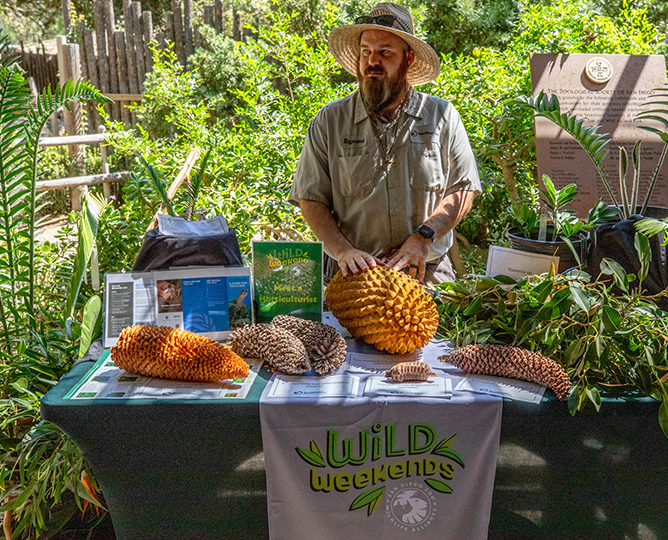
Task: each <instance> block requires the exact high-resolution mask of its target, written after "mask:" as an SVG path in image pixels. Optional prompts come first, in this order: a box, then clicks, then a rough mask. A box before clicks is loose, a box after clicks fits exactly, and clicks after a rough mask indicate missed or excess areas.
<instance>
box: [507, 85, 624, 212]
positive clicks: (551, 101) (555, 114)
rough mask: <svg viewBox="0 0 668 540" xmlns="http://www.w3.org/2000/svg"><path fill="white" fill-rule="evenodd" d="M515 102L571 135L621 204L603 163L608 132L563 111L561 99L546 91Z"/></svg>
mask: <svg viewBox="0 0 668 540" xmlns="http://www.w3.org/2000/svg"><path fill="white" fill-rule="evenodd" d="M515 102H516V103H518V104H519V105H520V106H522V107H525V108H528V109H531V110H532V111H534V112H535V113H536V116H542V117H544V118H547V119H548V120H551V121H552V122H553V123H554V124H555V125H556V126H558V127H560V128H561V129H563V130H564V131H565V132H566V133H568V134H569V135H571V136H572V137H573V138H574V139H575V140H576V141H577V142H578V143H579V144H580V146H581V147H582V149H583V150H584V151H585V152H586V153H587V155H588V156H589V157H590V158H591V160H592V162H593V163H594V166H595V167H596V171H597V172H598V174H599V176H600V177H601V180H602V181H603V184H604V185H605V189H606V190H607V191H608V195H610V198H611V199H612V202H613V204H615V205H616V206H619V203H618V202H617V197H616V196H615V193H614V191H613V190H612V186H611V185H610V183H609V182H608V178H607V176H606V174H605V171H604V168H603V165H602V163H603V160H604V159H605V157H606V156H607V155H608V150H607V148H606V146H607V145H608V143H609V142H610V138H609V135H608V134H607V133H603V134H602V133H597V131H598V129H599V127H592V126H586V125H584V123H583V121H582V120H578V119H577V118H576V117H575V116H573V115H571V114H569V113H562V112H561V108H560V105H559V99H558V98H557V96H555V95H552V96H551V97H549V98H548V97H547V95H546V94H545V93H543V92H540V93H539V94H538V95H537V96H536V97H535V98H534V97H533V96H528V97H527V96H519V97H518V98H517V99H516V100H515Z"/></svg>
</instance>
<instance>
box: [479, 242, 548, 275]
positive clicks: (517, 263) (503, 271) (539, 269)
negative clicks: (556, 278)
mask: <svg viewBox="0 0 668 540" xmlns="http://www.w3.org/2000/svg"><path fill="white" fill-rule="evenodd" d="M552 265H554V268H559V257H557V256H556V255H555V256H554V257H551V256H550V255H542V254H540V253H529V252H527V251H519V250H517V249H511V248H505V247H501V246H489V255H488V256H487V272H486V275H488V276H490V277H494V276H499V275H503V276H508V277H511V278H513V279H521V278H524V277H527V276H538V275H540V274H545V273H547V272H549V271H550V267H551V266H552Z"/></svg>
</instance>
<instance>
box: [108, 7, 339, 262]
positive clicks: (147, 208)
mask: <svg viewBox="0 0 668 540" xmlns="http://www.w3.org/2000/svg"><path fill="white" fill-rule="evenodd" d="M297 16H298V15H295V14H289V13H285V12H284V11H282V10H280V9H277V10H276V11H273V12H271V13H269V15H268V17H269V22H270V24H268V25H267V26H266V27H262V28H261V29H260V35H259V36H258V39H257V40H249V41H248V42H247V43H236V44H235V48H236V55H237V61H238V63H239V64H238V65H240V66H243V69H242V70H241V73H242V75H243V78H242V80H241V82H240V84H239V85H238V86H237V87H236V88H234V89H229V94H230V95H231V96H233V99H234V100H235V102H236V107H235V114H234V117H232V118H229V117H228V118H227V119H226V120H223V119H221V118H216V117H214V114H213V113H214V109H215V108H216V107H218V106H220V105H221V104H222V106H223V107H225V106H227V105H228V104H227V101H224V99H223V98H221V97H220V96H216V97H215V98H213V99H209V98H207V97H201V96H199V95H197V91H196V88H197V86H198V85H199V84H200V82H201V80H202V79H201V76H200V75H199V72H194V73H192V72H191V73H189V74H187V75H186V74H184V73H182V71H181V66H179V65H178V62H176V58H175V56H174V54H173V53H172V52H171V51H166V52H159V53H156V57H155V68H154V70H155V76H154V77H151V78H150V79H149V80H147V83H146V86H145V88H146V90H145V100H144V102H143V103H142V105H141V106H139V107H138V108H137V115H138V117H139V118H141V119H142V120H143V119H144V118H147V119H158V118H159V117H160V115H162V114H165V120H164V121H163V125H162V126H161V127H160V129H159V130H156V131H157V133H150V132H149V131H147V130H146V129H144V128H142V127H137V128H135V129H134V130H132V131H131V132H130V133H129V134H126V135H124V136H120V137H118V138H117V139H115V140H114V147H115V149H116V151H117V152H118V153H120V154H121V155H126V156H132V157H136V156H139V155H142V156H144V157H145V158H146V159H147V160H148V161H149V162H151V164H152V165H154V166H155V167H156V168H158V169H159V170H160V171H161V172H162V173H163V174H164V176H165V178H166V179H167V180H168V181H169V179H170V178H172V177H173V176H174V175H175V174H176V171H177V170H178V169H179V168H180V167H181V165H182V163H183V161H184V159H185V156H186V155H187V153H188V151H189V150H190V149H191V148H193V147H199V148H201V149H202V150H203V151H206V150H211V157H210V160H209V166H208V181H207V182H206V184H205V186H204V188H203V190H202V195H201V197H200V200H199V202H198V203H197V205H196V209H195V210H196V213H199V214H201V215H202V216H203V217H212V216H213V215H216V214H222V215H224V216H225V218H226V219H227V221H228V222H229V223H230V225H231V226H233V227H235V228H236V229H237V232H238V235H239V240H240V245H241V248H242V251H243V252H245V253H247V252H249V248H250V240H251V238H263V239H267V238H273V239H279V238H293V239H296V238H301V239H305V238H311V234H310V232H309V230H308V229H307V227H306V225H305V223H304V222H303V220H302V219H301V216H300V215H299V212H298V210H297V209H295V208H294V207H292V206H291V205H289V204H288V203H287V202H286V199H287V193H288V191H289V189H290V187H291V184H292V175H293V173H294V169H295V167H296V164H297V158H298V156H299V153H300V152H301V147H302V144H303V142H304V137H305V136H306V129H307V127H308V124H309V122H310V120H311V118H313V116H315V113H316V112H317V111H318V110H319V109H320V107H322V106H323V105H325V104H326V103H328V102H329V101H331V100H333V99H337V98H339V97H342V96H343V95H345V94H346V93H348V92H350V91H351V90H352V87H350V86H349V85H341V84H338V85H336V84H334V83H333V79H334V77H336V76H337V74H338V71H337V69H336V62H335V60H334V59H333V58H332V56H331V55H330V54H329V52H328V50H327V46H326V43H325V42H323V41H322V40H318V39H317V38H316V36H315V34H311V35H309V36H299V35H296V34H293V33H291V31H290V28H291V27H292V25H293V24H294V19H295V17H297ZM336 16H337V14H336V11H335V10H333V9H332V10H331V11H329V12H328V14H327V18H326V20H325V22H324V24H325V26H324V28H325V30H327V31H328V29H329V28H331V27H332V26H333V25H334V24H335V23H336ZM311 43H314V44H315V45H314V46H312V45H311ZM221 50H222V52H221V54H222V56H223V58H220V59H219V58H217V57H216V54H215V52H216V51H215V50H214V51H211V54H210V55H208V56H206V58H208V60H207V61H208V62H212V63H214V64H218V63H220V62H222V61H224V60H225V58H227V55H228V53H229V51H228V49H225V48H223V49H221ZM204 58H205V55H202V56H201V57H200V60H201V61H203V59H204ZM227 99H230V98H227ZM158 111H160V112H158ZM110 129H111V130H112V131H116V132H120V131H122V130H123V129H124V126H123V125H122V124H119V123H117V124H115V125H113V126H110ZM135 169H136V172H137V173H138V175H139V176H140V177H143V176H144V171H143V170H141V168H140V167H138V166H135ZM147 186H148V184H147V183H146V182H141V181H140V182H139V183H138V184H133V183H128V185H126V189H124V195H123V205H122V206H121V207H120V208H119V209H118V212H119V213H118V215H116V216H115V217H114V219H115V220H120V222H122V223H128V224H129V223H130V219H129V218H128V216H129V214H130V213H134V217H133V220H132V221H133V223H138V222H141V223H142V224H144V223H145V224H146V225H148V223H149V222H150V218H152V216H153V212H154V211H155V209H157V207H158V198H157V196H156V195H155V194H153V193H152V192H151V191H150V189H148V187H147ZM185 200H186V199H185V197H184V195H182V194H179V195H177V198H176V200H175V206H176V210H177V212H182V211H183V210H184V208H185ZM109 217H111V216H106V217H105V218H104V219H103V224H102V227H103V231H111V230H112V229H113V226H111V225H109V224H107V223H105V221H107V220H108V219H109ZM102 236H103V237H105V236H106V235H105V234H104V233H103V234H102ZM106 249H107V248H106V247H104V248H102V251H105V250H106ZM133 250H134V247H133V246H131V247H130V250H129V251H128V254H130V252H131V251H132V252H133ZM111 251H113V250H110V252H111ZM132 254H133V255H136V253H134V252H133V253H132ZM133 258H134V257H130V256H128V257H127V258H125V259H124V260H123V261H114V260H113V258H112V257H109V258H108V259H105V260H108V261H109V264H110V265H115V267H105V266H104V264H103V265H102V267H103V268H104V270H105V271H110V270H112V269H115V270H121V269H123V268H124V267H123V266H120V265H125V264H127V263H128V262H129V260H130V259H133ZM101 259H102V257H101Z"/></svg>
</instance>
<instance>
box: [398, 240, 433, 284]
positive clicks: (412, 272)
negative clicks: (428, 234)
mask: <svg viewBox="0 0 668 540" xmlns="http://www.w3.org/2000/svg"><path fill="white" fill-rule="evenodd" d="M430 246H431V241H430V240H429V239H428V238H424V237H423V236H421V235H420V234H418V233H413V234H411V235H410V236H409V237H408V238H407V239H406V241H405V242H404V243H403V245H402V246H401V247H400V248H399V251H397V252H396V253H394V254H393V255H392V256H391V257H389V258H388V259H387V266H389V267H390V268H392V269H393V270H403V269H404V268H406V267H407V266H408V267H409V270H408V275H409V276H411V277H413V278H414V277H417V279H418V281H423V280H424V274H425V270H426V266H427V255H429V247H430Z"/></svg>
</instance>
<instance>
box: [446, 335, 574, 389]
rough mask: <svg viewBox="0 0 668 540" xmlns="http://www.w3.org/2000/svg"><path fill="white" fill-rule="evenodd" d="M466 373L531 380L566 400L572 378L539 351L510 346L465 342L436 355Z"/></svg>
mask: <svg viewBox="0 0 668 540" xmlns="http://www.w3.org/2000/svg"><path fill="white" fill-rule="evenodd" d="M438 359H439V360H440V361H441V362H446V363H448V364H452V365H453V366H456V367H458V368H460V369H462V370H463V371H466V372H467V373H474V374H478V375H497V376H499V377H510V378H512V379H522V380H525V381H531V382H535V383H538V384H542V385H543V386H547V387H548V388H551V389H552V390H553V391H554V393H555V394H556V395H557V398H559V400H560V401H564V400H566V399H568V394H569V393H570V391H571V386H572V385H571V380H570V379H569V378H568V375H567V374H566V371H564V368H563V367H562V366H560V365H559V364H557V363H556V362H555V361H554V360H552V359H551V358H548V357H547V356H543V355H542V354H540V353H537V352H533V351H529V350H527V349H523V348H522V347H511V346H509V345H468V346H466V347H464V348H462V349H457V350H456V351H454V352H452V353H450V354H444V355H442V356H439V357H438Z"/></svg>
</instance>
